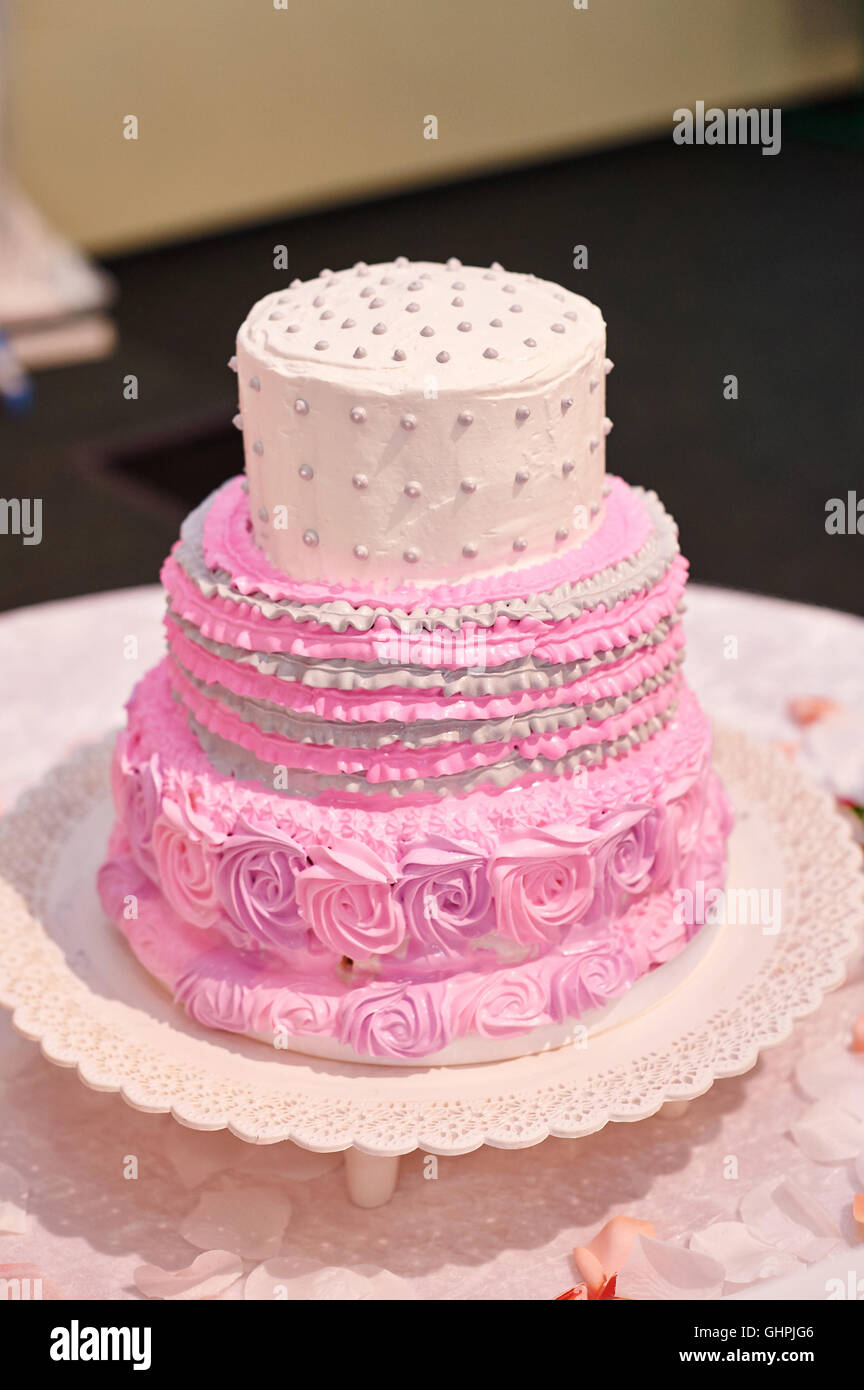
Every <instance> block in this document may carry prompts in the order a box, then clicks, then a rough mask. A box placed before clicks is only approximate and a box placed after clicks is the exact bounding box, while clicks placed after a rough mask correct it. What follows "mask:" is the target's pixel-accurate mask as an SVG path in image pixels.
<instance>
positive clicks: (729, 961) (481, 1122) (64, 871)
mask: <svg viewBox="0 0 864 1390" xmlns="http://www.w3.org/2000/svg"><path fill="white" fill-rule="evenodd" d="M109 755H110V744H109V742H107V741H106V742H105V743H102V744H99V745H96V746H92V747H90V748H88V749H85V750H84V751H83V752H82V753H80V754H79V755H78V756H77V757H76V758H75V759H74V760H73V761H71V762H69V763H66V764H64V765H62V766H60V767H58V768H56V769H55V770H54V771H53V772H52V773H50V774H49V776H48V778H47V779H46V780H45V782H43V783H42V784H41V785H40V786H38V787H36V788H35V789H34V790H32V791H30V792H28V793H26V794H25V796H24V797H23V798H22V800H21V802H20V803H19V806H18V808H17V809H16V810H15V811H14V812H13V813H12V814H11V815H9V816H8V817H7V818H6V819H5V820H4V821H3V822H2V824H0V1003H2V1004H4V1005H5V1006H6V1007H7V1008H9V1009H11V1010H12V1011H13V1020H14V1023H15V1026H16V1027H17V1028H18V1030H19V1031H20V1032H21V1033H23V1034H24V1035H25V1036H27V1037H29V1038H33V1039H36V1040H38V1041H39V1043H40V1045H41V1048H42V1051H43V1053H44V1054H45V1056H46V1057H47V1058H48V1059H49V1061H52V1062H55V1063H56V1064H58V1065H59V1066H66V1067H75V1068H76V1070H77V1073H78V1075H79V1077H80V1078H81V1080H82V1081H83V1082H84V1083H85V1085H87V1086H90V1087H93V1088H94V1089H96V1090H102V1091H116V1092H119V1093H120V1094H121V1095H122V1096H123V1098H124V1099H125V1100H126V1101H127V1102H128V1103H129V1104H130V1105H132V1106H134V1107H136V1108H137V1109H139V1110H144V1111H149V1112H152V1113H165V1112H170V1113H171V1114H172V1115H173V1116H174V1118H175V1119H176V1120H178V1121H179V1122H180V1123H181V1124H184V1125H188V1126H189V1127H191V1128H193V1129H208V1130H214V1129H222V1128H226V1127H227V1128H229V1129H230V1130H231V1131H232V1132H233V1133H234V1134H235V1135H237V1136H238V1137H239V1138H240V1139H243V1140H246V1141H247V1142H249V1143H254V1144H274V1143H278V1142H280V1141H283V1140H293V1141H294V1142H295V1143H296V1144H299V1145H301V1146H302V1147H304V1148H308V1149H313V1150H316V1151H318V1152H332V1151H336V1150H339V1151H345V1152H346V1176H347V1183H348V1190H349V1193H350V1196H351V1197H352V1199H353V1200H354V1201H355V1202H356V1203H357V1204H358V1205H360V1206H364V1207H374V1206H378V1205H381V1204H382V1203H383V1202H386V1201H387V1200H388V1199H389V1198H390V1196H391V1195H392V1193H393V1191H394V1188H395V1185H396V1181H397V1177H398V1163H399V1156H400V1155H401V1154H405V1153H410V1152H411V1151H412V1150H414V1149H417V1148H420V1149H423V1150H425V1151H426V1152H427V1153H430V1154H441V1155H444V1154H460V1153H469V1152H471V1151H472V1150H474V1149H477V1148H479V1147H480V1146H481V1145H482V1144H489V1145H492V1146H494V1147H497V1148H527V1147H529V1146H531V1145H533V1144H539V1143H541V1142H542V1140H543V1139H545V1138H546V1137H547V1136H549V1135H558V1136H561V1137H567V1138H578V1137H580V1136H582V1135H587V1134H591V1133H593V1132H594V1131H596V1130H598V1129H601V1128H602V1127H603V1126H604V1125H605V1124H607V1123H608V1122H609V1121H610V1120H614V1121H618V1122H624V1121H633V1120H638V1119H642V1118H644V1117H646V1116H649V1115H653V1114H656V1113H657V1111H658V1110H660V1109H661V1108H664V1107H665V1109H664V1113H666V1114H668V1115H670V1116H674V1115H675V1114H676V1113H680V1108H681V1106H682V1105H684V1104H686V1102H688V1101H690V1100H692V1099H694V1098H695V1097H696V1096H699V1095H701V1094H702V1093H703V1092H704V1091H706V1090H707V1089H708V1088H709V1086H710V1085H711V1084H712V1082H713V1081H714V1080H715V1078H717V1077H725V1076H736V1075H739V1074H741V1073H742V1072H745V1071H747V1070H748V1069H749V1068H750V1067H752V1066H753V1065H754V1063H755V1061H756V1059H757V1056H758V1054H759V1051H760V1049H761V1048H763V1047H769V1046H771V1045H773V1044H776V1043H779V1042H782V1041H783V1039H784V1038H786V1037H787V1036H788V1034H789V1032H790V1031H791V1029H792V1026H793V1023H794V1021H795V1019H797V1018H800V1017H803V1016H804V1015H805V1014H808V1013H810V1012H812V1011H813V1010H814V1009H816V1008H817V1007H818V1005H819V1003H820V1001H821V999H822V997H823V994H824V993H825V991H826V990H828V989H831V988H832V987H834V986H835V985H837V984H839V983H840V982H841V981H842V979H843V977H844V974H845V962H846V960H847V959H848V957H849V956H850V955H851V954H852V952H853V951H854V950H855V948H856V945H857V944H858V943H859V940H860V936H861V930H862V925H864V881H862V876H861V874H860V869H859V865H860V850H859V849H858V848H857V847H856V846H855V845H854V844H853V842H852V838H851V834H850V833H849V830H848V828H847V826H846V824H845V822H844V821H843V819H842V817H841V816H840V815H839V814H838V813H837V811H836V810H835V808H834V806H833V803H832V801H831V799H830V798H829V796H828V795H827V794H826V793H824V792H822V791H820V790H818V789H817V788H815V787H813V786H812V785H811V784H810V783H809V782H808V781H807V780H806V779H805V778H804V777H802V775H801V774H800V772H798V771H797V770H796V768H795V767H794V765H793V764H791V763H790V762H788V761H787V759H786V758H785V757H784V756H783V755H782V754H781V753H779V752H777V751H776V750H775V749H773V748H770V747H768V746H765V745H761V744H758V743H754V742H753V741H752V740H750V739H748V738H745V737H744V736H743V735H739V734H733V733H728V732H725V731H723V730H720V731H718V732H717V734H716V743H715V761H716V765H717V768H718V771H719V772H720V775H721V777H722V778H723V779H724V781H725V783H726V786H727V789H728V791H729V793H730V795H731V797H732V800H733V803H734V806H735V813H736V827H735V830H734V832H733V836H732V841H731V847H730V869H729V883H728V888H727V903H731V901H732V898H731V890H736V889H737V890H739V893H738V894H736V897H735V901H736V903H741V904H748V903H749V905H750V906H749V908H748V910H747V911H746V912H745V913H744V920H743V921H741V912H740V910H739V912H738V917H739V924H734V923H733V922H732V920H731V918H732V915H733V914H732V913H731V911H730V912H727V919H728V920H727V921H726V922H725V923H723V924H721V925H718V926H716V927H713V928H706V929H705V931H711V932H712V938H711V941H710V946H709V947H708V948H707V949H703V950H702V952H701V953H700V955H699V959H698V963H697V964H696V966H695V967H694V968H693V969H692V970H691V971H690V973H689V974H686V976H685V977H684V979H683V980H680V981H679V982H678V983H677V985H676V986H675V987H674V988H672V989H671V990H669V991H667V992H666V993H665V994H661V995H660V997H659V998H656V999H655V1001H654V1002H653V1003H652V1004H651V1006H650V1007H648V1008H646V1009H644V1010H642V1011H641V1012H639V1013H635V1014H634V1013H633V1012H632V1011H631V1013H630V1015H629V1016H625V1017H623V1019H621V1021H619V1022H615V1014H614V1011H613V1013H612V1015H611V1021H610V1023H609V1025H608V1026H603V1027H600V1028H598V1030H597V1031H596V1032H594V1033H592V1034H591V1035H590V1037H589V1040H588V1045H587V1046H584V1047H581V1048H577V1047H574V1046H567V1047H560V1048H555V1049H552V1050H550V1051H547V1052H542V1053H537V1054H535V1055H532V1056H528V1057H519V1058H514V1059H512V1060H510V1061H503V1062H494V1063H484V1064H466V1065H462V1066H450V1067H417V1068H413V1067H386V1066H371V1065H370V1066H363V1065H359V1064H351V1063H347V1062H332V1061H325V1060H323V1059H319V1058H313V1057H307V1056H303V1055H302V1054H300V1053H291V1052H286V1051H279V1050H276V1049H274V1048H271V1047H268V1046H266V1045H265V1044H262V1043H256V1042H254V1041H252V1040H250V1039H246V1038H243V1037H238V1036H236V1035H232V1034H227V1033H217V1032H214V1031H212V1030H207V1029H204V1028H201V1027H199V1026H198V1025H197V1024H195V1023H194V1022H193V1021H192V1020H191V1019H188V1018H187V1017H186V1016H185V1015H184V1014H182V1013H181V1012H180V1011H179V1010H178V1009H176V1008H175V1006H174V1005H173V1003H172V1002H171V1000H170V999H169V998H168V997H167V995H166V994H165V993H164V992H163V991H161V990H160V989H159V987H158V986H157V985H156V984H155V982H154V981H153V980H151V979H150V977H149V976H148V975H147V974H146V972H145V971H144V970H143V968H142V967H141V966H139V965H138V963H137V961H136V960H135V959H134V958H133V956H132V955H131V953H130V952H129V950H128V948H127V947H126V944H125V942H124V941H123V940H122V938H121V937H120V935H119V933H118V932H116V931H115V930H114V929H113V928H112V927H111V926H110V925H109V924H108V922H107V921H106V919H105V918H104V916H103V914H102V912H101V909H100V907H99V903H98V899H97V896H96V890H95V876H96V870H97V868H98V865H99V863H100V862H101V859H102V856H103V851H104V847H105V840H106V837H107V833H108V829H109V827H110V823H111V819H112V810H111V806H110V797H109V793H108V764H109ZM742 890H743V892H742ZM762 890H766V891H767V893H768V894H769V895H772V894H773V893H774V892H775V890H779V893H780V898H779V900H777V899H774V898H773V897H770V896H769V898H768V899H761V897H760V895H761V892H762ZM754 891H755V897H754ZM743 894H747V895H748V896H746V897H745V896H743ZM760 901H770V902H772V903H776V902H777V901H779V902H780V904H781V906H782V921H781V922H779V923H778V922H777V921H776V918H775V919H773V920H772V921H770V922H767V921H763V919H762V918H759V917H757V916H756V910H755V909H754V904H756V905H758V903H759V902H760ZM754 918H756V919H755V920H754ZM702 935H704V933H700V936H702ZM699 941H700V937H698V936H697V938H696V940H695V942H694V943H693V945H694V946H697V945H698V943H699ZM684 954H686V953H682V956H683V955H684ZM681 958H682V957H678V958H677V959H679V960H680V959H681ZM664 968H665V967H664ZM670 969H671V967H670ZM655 977H656V979H657V980H658V982H659V981H661V980H662V978H663V976H662V971H661V972H655ZM655 977H652V978H655ZM667 978H674V971H673V972H672V973H671V974H670V975H669V976H667Z"/></svg>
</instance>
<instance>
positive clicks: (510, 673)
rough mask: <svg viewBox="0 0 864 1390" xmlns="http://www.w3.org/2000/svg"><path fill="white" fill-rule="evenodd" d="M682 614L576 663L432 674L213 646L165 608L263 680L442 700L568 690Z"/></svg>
mask: <svg viewBox="0 0 864 1390" xmlns="http://www.w3.org/2000/svg"><path fill="white" fill-rule="evenodd" d="M683 612H684V604H683V602H681V603H679V604H678V606H677V608H676V611H675V614H674V616H671V617H668V618H661V620H660V622H659V623H657V624H656V626H655V627H654V628H652V630H651V631H650V632H647V633H642V634H641V635H640V636H639V637H637V638H634V640H633V641H632V642H627V643H626V644H625V645H623V646H621V647H612V648H610V649H609V650H608V651H601V652H595V653H594V654H593V655H592V656H590V657H588V658H586V659H584V660H580V661H568V662H562V663H557V662H555V663H553V662H543V661H538V660H537V658H536V657H533V656H524V657H517V658H516V659H515V660H513V661H507V662H502V664H501V665H500V666H494V667H488V668H487V669H485V670H483V671H472V670H470V669H469V670H466V669H464V668H456V669H454V670H431V669H430V668H429V667H428V666H417V665H411V664H409V665H406V666H399V665H396V664H390V663H388V664H387V665H386V666H385V665H382V664H381V663H380V662H364V661H346V660H345V659H344V658H341V657H337V658H333V659H331V660H329V661H325V660H321V659H320V658H314V659H313V658H308V657H302V656H295V655H293V654H291V653H288V652H273V653H271V652H256V651H247V650H245V649H244V648H241V647H233V646H231V645H230V644H228V643H225V642H214V641H213V640H211V639H210V638H208V637H205V636H204V634H203V633H201V632H200V631H199V630H198V628H196V627H195V626H194V624H192V623H189V622H187V621H186V620H185V619H184V618H181V617H180V616H179V614H177V613H175V612H173V611H172V610H171V608H170V606H169V613H170V614H171V617H172V619H173V621H174V622H176V624H177V625H178V627H179V628H180V629H181V630H182V632H183V633H184V634H185V636H187V637H188V638H190V640H191V641H193V642H195V643H196V644H197V645H198V646H199V647H201V648H202V650H203V651H206V652H209V653H210V654H211V655H212V656H217V657H220V658H225V659H227V660H229V661H234V662H236V663H237V664H238V665H241V666H251V667H252V668H253V669H254V670H256V671H259V672H260V673H261V674H262V675H265V676H275V677H276V678H277V679H278V680H284V681H292V682H295V683H297V684H299V685H305V686H308V687H309V688H310V689H314V690H326V689H331V690H341V691H348V692H350V691H376V690H387V689H389V688H390V687H391V686H398V687H399V688H400V689H403V690H439V689H440V690H441V691H442V692H443V693H444V694H445V695H465V696H469V697H474V696H479V695H509V694H512V693H513V692H514V691H519V690H548V689H549V688H550V687H552V686H561V685H569V684H570V683H571V682H573V681H576V680H579V679H580V678H581V677H582V676H584V675H587V674H588V672H589V671H594V670H596V668H597V667H598V666H606V665H612V664H613V663H614V662H616V661H621V660H622V659H623V658H624V657H627V656H630V655H631V653H633V652H635V651H638V650H640V648H643V647H650V646H654V645H656V644H657V643H658V642H662V641H663V639H664V638H665V637H666V636H667V634H668V633H669V631H670V630H671V628H672V627H673V626H674V625H675V624H676V623H677V622H678V621H680V616H681V614H682V613H683Z"/></svg>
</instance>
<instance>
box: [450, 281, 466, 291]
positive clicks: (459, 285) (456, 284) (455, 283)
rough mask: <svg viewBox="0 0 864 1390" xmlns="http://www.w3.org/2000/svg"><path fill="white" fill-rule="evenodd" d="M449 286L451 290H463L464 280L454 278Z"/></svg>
mask: <svg viewBox="0 0 864 1390" xmlns="http://www.w3.org/2000/svg"><path fill="white" fill-rule="evenodd" d="M450 288H451V290H464V288H465V281H464V280H454V281H453V284H452V285H451V286H450Z"/></svg>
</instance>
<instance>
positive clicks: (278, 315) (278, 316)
mask: <svg viewBox="0 0 864 1390" xmlns="http://www.w3.org/2000/svg"><path fill="white" fill-rule="evenodd" d="M267 317H268V319H273V320H277V319H284V317H285V315H284V314H283V313H281V312H280V311H279V309H274V310H273V313H272V314H268V315H267Z"/></svg>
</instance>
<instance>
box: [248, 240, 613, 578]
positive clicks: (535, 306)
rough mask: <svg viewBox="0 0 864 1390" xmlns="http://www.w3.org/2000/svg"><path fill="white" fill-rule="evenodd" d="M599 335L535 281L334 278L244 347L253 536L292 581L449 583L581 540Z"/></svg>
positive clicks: (594, 487) (589, 494) (325, 276)
mask: <svg viewBox="0 0 864 1390" xmlns="http://www.w3.org/2000/svg"><path fill="white" fill-rule="evenodd" d="M605 328H606V326H605V324H604V322H603V318H602V316H601V314H600V311H599V310H598V309H597V308H596V307H595V306H594V305H593V304H591V303H590V302H589V301H588V300H587V299H583V298H582V297H581V296H580V295H576V294H572V293H570V292H569V291H568V290H564V289H562V288H561V287H560V286H559V285H554V284H551V283H550V282H549V281H546V280H537V279H535V277H534V276H532V275H518V274H515V273H512V272H509V271H504V270H502V268H501V267H500V266H498V265H493V266H492V268H491V269H490V270H484V269H481V268H479V267H476V266H463V265H462V264H461V263H460V262H459V261H456V260H451V261H448V262H447V264H446V265H437V264H431V263H428V262H424V261H408V260H406V259H405V258H404V257H400V258H399V259H398V260H396V261H393V262H391V263H386V264H382V265H371V266H367V265H365V264H364V263H363V262H360V263H358V264H357V265H356V266H354V267H353V268H352V269H351V270H343V271H337V272H333V271H330V270H323V271H322V272H321V274H320V276H319V277H318V279H317V280H308V281H305V282H302V283H301V282H300V281H299V280H295V281H294V283H293V284H292V285H291V286H290V288H289V289H287V290H284V291H277V292H275V293H274V294H270V295H267V297H266V298H264V299H262V300H260V301H259V302H258V303H257V304H256V305H255V306H254V308H253V309H252V311H251V313H250V314H249V317H248V318H247V320H246V322H245V323H244V324H243V326H242V328H241V329H240V332H239V334H238V336H237V370H238V375H239V387H240V411H241V421H242V429H243V445H244V453H245V458H246V473H247V476H248V480H249V499H250V510H251V515H252V521H253V525H254V528H255V538H256V541H257V542H258V544H259V545H260V546H261V547H262V549H263V550H264V552H265V554H266V555H267V557H268V559H269V560H270V562H271V563H272V564H273V565H275V566H276V567H277V568H278V569H280V570H282V571H284V572H285V573H286V574H289V575H292V576H293V577H295V578H297V579H304V580H316V579H323V580H327V581H329V582H331V583H335V584H340V583H349V582H351V581H359V582H365V583H369V582H370V581H372V582H373V583H374V584H375V585H376V586H379V587H380V588H381V589H382V591H383V590H386V589H387V588H388V587H396V586H398V585H400V584H404V583H415V584H419V585H423V584H433V583H441V582H444V583H446V582H456V581H460V580H464V579H466V578H469V577H471V576H475V575H482V574H488V573H491V572H493V571H496V570H502V569H511V568H513V567H514V566H517V565H520V566H521V565H532V564H537V563H538V562H539V561H542V560H543V559H546V558H548V557H549V556H550V555H552V554H555V553H556V552H558V551H560V550H562V549H566V548H568V547H573V546H576V545H579V544H581V542H582V541H584V540H585V538H586V536H587V535H588V534H590V531H591V530H592V529H593V528H594V526H595V524H596V520H597V517H598V514H599V512H600V509H601V505H602V489H603V475H604V455H605V450H604V436H605V434H606V433H607V432H608V429H609V428H610V425H609V422H608V421H607V420H606V419H605V417H604V398H605V368H606V367H608V366H609V365H611V364H608V363H606V361H605V357H604V354H605V341H606V339H605Z"/></svg>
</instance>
